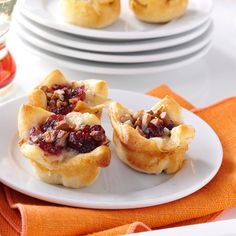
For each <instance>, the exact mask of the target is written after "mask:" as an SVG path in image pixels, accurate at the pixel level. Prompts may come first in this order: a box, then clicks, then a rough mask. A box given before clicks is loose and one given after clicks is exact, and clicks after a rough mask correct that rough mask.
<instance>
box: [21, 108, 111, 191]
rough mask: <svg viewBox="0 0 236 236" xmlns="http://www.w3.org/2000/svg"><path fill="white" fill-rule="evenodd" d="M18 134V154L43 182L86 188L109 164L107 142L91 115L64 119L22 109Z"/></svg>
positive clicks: (68, 115) (97, 120) (72, 115)
mask: <svg viewBox="0 0 236 236" xmlns="http://www.w3.org/2000/svg"><path fill="white" fill-rule="evenodd" d="M18 131H19V136H20V142H19V144H20V151H21V153H22V154H23V155H24V156H25V157H26V158H28V159H29V160H30V161H31V164H32V165H33V167H34V169H35V171H36V173H37V174H38V176H39V177H40V178H41V179H42V180H43V181H44V182H47V183H50V184H61V185H64V186H66V187H70V188H80V187H83V186H88V185H90V184H92V183H93V182H94V181H95V180H96V178H97V176H98V175H99V172H100V170H101V168H105V167H107V166H108V165H109V163H110V159H111V152H110V149H109V147H108V143H109V141H108V139H107V138H106V135H105V131H104V129H103V128H102V126H101V125H100V121H99V119H98V118H97V117H96V116H95V115H93V114H90V113H79V112H71V113H69V114H67V115H65V116H63V115H56V114H53V113H51V112H48V111H46V110H44V109H41V108H39V107H34V106H31V105H22V106H21V108H20V111H19V116H18Z"/></svg>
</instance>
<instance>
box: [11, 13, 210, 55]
mask: <svg viewBox="0 0 236 236" xmlns="http://www.w3.org/2000/svg"><path fill="white" fill-rule="evenodd" d="M15 19H17V22H18V23H19V24H20V25H22V26H24V27H25V28H27V29H28V30H29V31H31V32H32V33H34V34H36V35H37V36H40V37H42V38H44V39H46V40H48V41H50V42H53V43H54V44H55V43H57V44H59V45H62V46H66V47H70V48H75V49H82V50H87V51H93V52H109V53H127V52H141V51H150V50H157V49H162V48H168V47H173V46H176V45H180V44H183V43H186V42H189V41H191V40H193V39H195V38H197V37H199V36H200V35H202V34H203V33H205V32H206V30H208V28H209V27H210V25H211V23H212V22H211V20H207V21H206V22H204V23H203V24H202V25H200V26H198V27H196V28H194V29H192V30H190V31H187V32H185V33H182V34H177V35H174V36H167V37H162V38H156V39H147V40H138V41H137V40H136V41H128V42H126V41H124V42H122V43H120V42H116V41H101V40H91V39H89V38H84V37H81V36H78V35H73V34H67V33H63V32H61V31H58V30H54V29H50V28H48V27H45V26H43V25H40V24H38V23H36V22H34V21H31V20H30V19H28V18H26V17H24V16H23V15H22V14H20V13H17V14H15Z"/></svg>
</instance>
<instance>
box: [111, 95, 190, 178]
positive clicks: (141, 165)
mask: <svg viewBox="0 0 236 236" xmlns="http://www.w3.org/2000/svg"><path fill="white" fill-rule="evenodd" d="M109 116H110V120H111V124H112V127H113V129H114V133H113V141H114V146H115V149H116V152H117V155H118V156H119V158H120V159H121V160H122V161H123V162H124V163H126V164H127V165H129V166H130V167H131V168H133V169H135V170H138V171H140V172H144V173H148V174H158V173H161V172H162V171H165V172H166V173H168V174H172V173H175V172H176V171H178V170H179V169H180V168H181V167H182V166H183V163H184V160H185V153H186V151H187V149H188V145H189V144H190V143H191V141H192V139H193V137H194V128H193V127H191V126H189V125H185V124H183V122H182V118H181V107H180V106H179V105H178V104H177V103H176V102H175V101H174V100H173V99H171V98H170V97H165V98H164V99H162V100H161V101H160V102H159V103H158V104H156V105H155V106H154V107H153V108H152V109H151V110H149V111H144V110H142V111H139V112H135V113H134V112H131V111H129V110H128V109H127V108H125V107H123V106H122V105H121V104H119V103H117V102H113V103H111V104H110V107H109Z"/></svg>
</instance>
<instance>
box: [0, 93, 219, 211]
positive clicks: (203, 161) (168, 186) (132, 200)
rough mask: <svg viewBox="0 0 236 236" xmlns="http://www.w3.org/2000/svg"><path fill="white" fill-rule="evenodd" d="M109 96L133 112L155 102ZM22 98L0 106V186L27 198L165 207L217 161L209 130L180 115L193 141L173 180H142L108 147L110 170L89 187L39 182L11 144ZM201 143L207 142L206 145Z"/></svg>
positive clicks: (202, 180) (199, 183) (201, 181)
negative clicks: (191, 128)
mask: <svg viewBox="0 0 236 236" xmlns="http://www.w3.org/2000/svg"><path fill="white" fill-rule="evenodd" d="M110 97H111V98H112V99H114V100H117V101H120V102H121V103H123V104H124V105H125V106H128V107H130V108H132V109H134V110H139V109H149V108H150V107H152V106H153V105H154V104H155V103H156V102H157V99H156V98H153V97H149V96H146V95H142V94H137V93H132V92H128V91H122V90H111V91H110ZM24 102H26V97H23V98H20V99H17V100H13V101H11V102H9V103H6V104H5V105H3V106H0V110H1V114H2V115H1V116H0V130H1V136H0V181H2V182H3V183H4V184H6V185H8V186H10V187H12V188H13V189H16V190H18V191H20V192H22V193H25V194H27V195H30V196H33V197H36V198H39V199H42V200H46V201H50V202H54V203H59V204H63V205H69V206H75V207H86V208H98V209H127V208H139V207H147V206H152V205H158V204H162V203H167V202H170V201H174V200H177V199H180V198H182V197H185V196H187V195H189V194H191V193H193V192H195V191H197V190H198V189H200V188H202V187H203V186H204V185H206V184H207V183H208V182H209V181H210V180H211V179H212V178H213V177H214V176H215V174H216V173H217V171H218V170H219V168H220V165H221V162H222V147H221V143H220V141H219V139H218V137H217V135H216V134H215V133H214V131H213V130H212V129H211V127H210V126H209V125H208V124H207V123H205V122H204V121H203V120H201V119H200V118H199V117H198V116H196V115H194V114H193V113H191V112H189V111H187V110H183V116H184V119H185V123H187V124H191V125H193V126H194V127H195V129H196V136H195V138H194V141H193V143H192V144H191V145H190V148H189V151H188V152H187V161H186V163H185V165H184V166H183V168H182V169H181V170H180V171H179V172H178V173H177V174H175V175H166V174H160V175H147V174H142V173H139V172H136V171H134V170H132V169H131V168H129V167H127V166H126V165H125V164H123V163H122V162H121V161H120V160H119V159H118V158H117V156H116V154H115V152H114V150H113V146H112V145H111V149H112V161H111V165H110V166H109V167H108V168H106V169H104V170H102V172H101V175H100V176H99V177H98V179H97V181H96V182H95V183H94V184H93V185H92V186H90V187H86V188H82V189H78V190H75V189H68V188H65V187H62V186H56V185H50V184H46V183H44V182H42V181H40V180H39V179H38V178H37V177H36V175H35V174H34V172H33V171H32V168H31V166H30V163H29V161H28V159H26V158H24V157H23V156H22V155H21V153H20V152H19V148H18V145H17V141H18V138H17V120H16V117H17V112H18V109H19V106H20V105H21V104H22V103H24ZM105 113H106V112H104V114H103V117H102V125H103V126H104V128H105V130H106V134H107V136H108V137H109V138H110V139H111V137H112V128H111V125H110V122H109V119H108V117H107V115H106V114H105ZM206 140H207V141H206Z"/></svg>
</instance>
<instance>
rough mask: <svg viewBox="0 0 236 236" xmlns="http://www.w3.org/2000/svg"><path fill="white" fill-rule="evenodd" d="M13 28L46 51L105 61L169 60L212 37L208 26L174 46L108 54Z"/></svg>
mask: <svg viewBox="0 0 236 236" xmlns="http://www.w3.org/2000/svg"><path fill="white" fill-rule="evenodd" d="M15 29H16V30H17V32H18V34H19V35H21V37H22V38H23V39H24V40H26V41H28V42H29V43H31V44H32V45H34V46H36V47H38V48H41V49H47V51H49V52H52V53H57V54H59V55H62V56H68V57H71V58H76V59H81V60H88V61H94V62H107V63H145V62H155V61H165V60H170V59H174V58H178V57H182V56H186V55H189V54H192V53H194V52H196V51H199V50H200V49H201V48H203V47H204V46H206V45H207V44H208V43H209V42H210V41H211V38H212V27H210V28H209V30H207V32H205V33H204V34H203V35H201V36H199V37H197V38H196V39H194V40H191V41H190V42H187V43H184V44H181V45H178V46H175V47H170V48H166V49H159V50H152V51H147V52H136V53H122V54H111V53H110V54H108V53H102V52H100V53H96V52H90V51H83V50H77V49H73V48H68V47H63V46H61V45H58V44H55V43H52V42H50V41H48V40H45V39H43V38H42V37H40V36H38V35H35V34H34V33H32V32H30V31H29V30H27V29H26V28H25V27H24V26H22V25H19V24H18V25H17V26H16V27H15Z"/></svg>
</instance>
